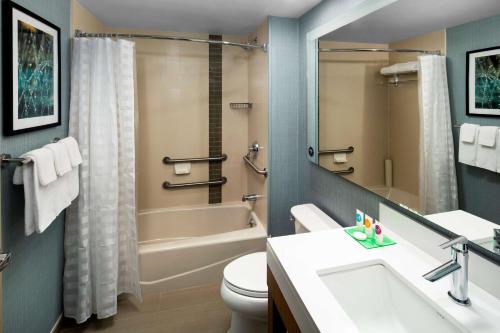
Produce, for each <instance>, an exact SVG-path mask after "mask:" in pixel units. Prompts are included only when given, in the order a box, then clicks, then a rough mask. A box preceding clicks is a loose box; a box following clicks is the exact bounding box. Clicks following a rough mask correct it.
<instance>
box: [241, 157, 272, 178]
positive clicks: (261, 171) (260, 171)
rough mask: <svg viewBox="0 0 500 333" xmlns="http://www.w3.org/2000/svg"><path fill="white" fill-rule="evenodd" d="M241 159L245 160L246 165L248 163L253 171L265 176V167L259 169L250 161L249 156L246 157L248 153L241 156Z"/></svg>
mask: <svg viewBox="0 0 500 333" xmlns="http://www.w3.org/2000/svg"><path fill="white" fill-rule="evenodd" d="M243 160H245V162H247V164H248V165H250V166H251V167H252V169H253V171H255V172H257V173H258V174H259V175H263V176H264V177H267V169H266V168H264V169H259V168H257V166H256V165H255V164H253V163H252V161H250V158H248V155H245V156H243Z"/></svg>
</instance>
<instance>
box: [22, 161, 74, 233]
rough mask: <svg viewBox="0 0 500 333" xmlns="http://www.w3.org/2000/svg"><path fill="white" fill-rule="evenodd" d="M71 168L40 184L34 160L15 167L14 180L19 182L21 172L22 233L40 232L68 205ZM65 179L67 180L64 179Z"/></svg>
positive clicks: (69, 201)
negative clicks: (22, 188) (43, 184)
mask: <svg viewBox="0 0 500 333" xmlns="http://www.w3.org/2000/svg"><path fill="white" fill-rule="evenodd" d="M75 171H76V172H77V169H76V170H72V171H70V172H69V173H67V174H65V175H64V176H62V177H59V178H58V179H57V180H56V181H54V182H52V183H50V184H48V185H46V186H42V185H41V184H40V181H39V180H38V178H39V177H38V168H37V166H36V162H34V163H28V164H25V165H23V166H20V167H17V169H16V173H15V177H14V178H15V179H14V181H15V182H16V183H18V182H19V174H20V173H22V183H23V184H24V233H25V234H26V236H29V235H31V234H32V233H33V232H35V231H36V232H38V233H42V232H43V231H44V230H45V229H47V227H48V226H49V225H50V224H51V223H52V222H53V221H54V220H55V218H56V217H57V216H58V215H59V214H60V213H61V212H62V211H63V210H64V209H65V208H66V207H68V206H69V205H70V203H71V200H70V191H69V189H68V183H69V179H71V178H70V176H71V175H72V174H73V172H75ZM66 179H67V180H66Z"/></svg>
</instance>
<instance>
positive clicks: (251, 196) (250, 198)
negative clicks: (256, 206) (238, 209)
mask: <svg viewBox="0 0 500 333" xmlns="http://www.w3.org/2000/svg"><path fill="white" fill-rule="evenodd" d="M258 197H259V196H258V195H257V194H245V195H243V196H242V197H241V201H243V202H245V201H257V198H258Z"/></svg>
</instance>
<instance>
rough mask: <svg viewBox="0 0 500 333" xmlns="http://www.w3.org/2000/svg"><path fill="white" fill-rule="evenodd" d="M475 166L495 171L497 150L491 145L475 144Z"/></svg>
mask: <svg viewBox="0 0 500 333" xmlns="http://www.w3.org/2000/svg"><path fill="white" fill-rule="evenodd" d="M476 166H477V167H478V168H483V169H486V170H490V171H493V172H496V171H497V150H496V149H495V148H493V147H487V146H483V145H477V156H476Z"/></svg>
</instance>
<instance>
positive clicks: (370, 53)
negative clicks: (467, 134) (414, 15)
mask: <svg viewBox="0 0 500 333" xmlns="http://www.w3.org/2000/svg"><path fill="white" fill-rule="evenodd" d="M350 38H351V39H352V40H353V41H345V39H346V38H343V34H342V33H332V34H329V35H327V36H325V37H323V38H321V39H320V42H319V61H318V87H319V94H318V96H319V125H318V126H319V152H318V154H319V164H320V166H322V167H324V168H326V169H328V170H330V171H333V172H336V173H338V172H339V171H342V170H348V169H349V168H353V169H351V170H354V172H352V173H349V174H345V175H344V177H346V178H347V179H349V180H351V181H353V182H355V183H357V184H359V185H361V186H363V187H366V188H367V189H369V190H371V191H373V192H376V193H377V194H379V195H381V196H383V197H386V198H387V199H390V200H392V201H395V202H398V203H401V204H403V205H405V206H407V207H409V208H410V209H413V210H415V211H418V212H420V213H426V212H425V211H423V207H422V206H423V204H422V202H421V201H420V200H421V199H422V198H421V195H420V192H419V186H420V184H419V183H420V182H419V167H420V161H419V159H420V151H419V145H420V130H421V129H420V115H419V113H420V110H419V109H420V108H419V105H420V103H421V101H420V100H419V94H418V91H419V89H418V69H419V63H418V57H419V56H421V55H423V54H425V53H436V54H439V53H441V52H443V53H444V49H445V33H444V30H440V31H436V32H431V33H428V34H425V35H422V36H417V37H412V38H409V39H406V40H403V41H399V42H390V43H370V42H359V41H358V40H357V39H355V38H353V36H350ZM339 40H340V41H339ZM419 50H421V51H419ZM377 51H378V52H377ZM450 135H451V133H450ZM347 147H353V148H354V151H353V152H352V153H349V152H337V151H336V149H344V148H347ZM444 204H445V207H442V208H441V207H440V209H439V211H445V210H449V208H456V195H455V202H454V203H453V202H448V203H444Z"/></svg>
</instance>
